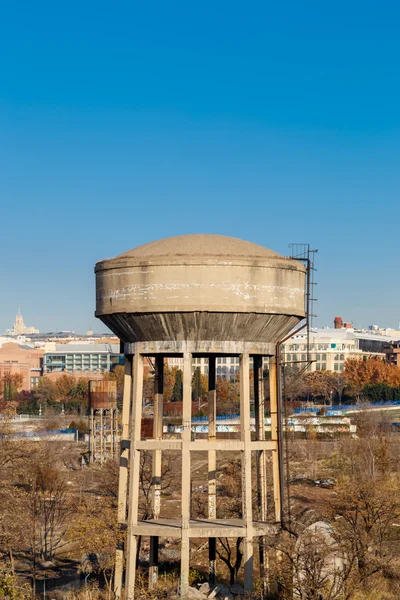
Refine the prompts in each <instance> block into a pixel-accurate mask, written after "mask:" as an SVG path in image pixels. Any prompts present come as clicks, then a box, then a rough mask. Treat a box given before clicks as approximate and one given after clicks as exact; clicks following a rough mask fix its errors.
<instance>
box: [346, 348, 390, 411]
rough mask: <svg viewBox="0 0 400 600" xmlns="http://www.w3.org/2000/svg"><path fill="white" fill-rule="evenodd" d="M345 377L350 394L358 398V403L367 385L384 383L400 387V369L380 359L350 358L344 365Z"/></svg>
mask: <svg viewBox="0 0 400 600" xmlns="http://www.w3.org/2000/svg"><path fill="white" fill-rule="evenodd" d="M344 375H345V378H346V383H347V387H348V389H349V392H350V393H351V394H353V395H354V396H356V399H357V401H359V400H360V399H361V396H362V392H363V388H364V386H366V385H375V384H379V383H384V384H387V385H388V386H391V387H400V369H399V368H398V367H396V366H395V365H391V364H388V363H386V362H384V361H383V360H381V359H380V358H373V357H372V358H368V359H367V360H363V359H359V358H349V359H347V360H346V362H345V365H344Z"/></svg>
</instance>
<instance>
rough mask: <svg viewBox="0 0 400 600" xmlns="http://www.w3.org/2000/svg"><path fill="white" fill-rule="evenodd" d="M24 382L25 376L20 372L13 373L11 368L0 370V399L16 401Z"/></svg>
mask: <svg viewBox="0 0 400 600" xmlns="http://www.w3.org/2000/svg"><path fill="white" fill-rule="evenodd" d="M22 382H23V377H22V375H21V374H20V373H12V372H11V371H10V370H4V371H0V401H3V402H12V401H14V400H15V397H16V395H17V394H18V391H19V389H20V388H21V386H22Z"/></svg>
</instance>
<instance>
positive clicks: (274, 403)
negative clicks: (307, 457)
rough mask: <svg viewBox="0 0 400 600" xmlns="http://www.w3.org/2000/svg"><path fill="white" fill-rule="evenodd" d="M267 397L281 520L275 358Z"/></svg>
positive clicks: (270, 370) (274, 479)
mask: <svg viewBox="0 0 400 600" xmlns="http://www.w3.org/2000/svg"><path fill="white" fill-rule="evenodd" d="M269 396H270V407H271V408H270V412H271V440H272V441H273V442H275V444H276V448H275V449H274V450H273V451H272V477H273V486H274V504H275V520H276V521H277V522H280V520H281V485H280V461H279V412H278V393H277V369H276V358H275V357H271V358H270V359H269Z"/></svg>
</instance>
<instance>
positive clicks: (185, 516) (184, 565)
mask: <svg viewBox="0 0 400 600" xmlns="http://www.w3.org/2000/svg"><path fill="white" fill-rule="evenodd" d="M191 420H192V355H191V354H190V353H189V352H185V353H184V355H183V408H182V425H183V432H182V542H181V598H185V599H186V598H187V597H188V591H189V522H190V480H191V474H190V446H189V444H190V441H191V435H192V431H191Z"/></svg>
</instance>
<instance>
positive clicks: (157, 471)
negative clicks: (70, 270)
mask: <svg viewBox="0 0 400 600" xmlns="http://www.w3.org/2000/svg"><path fill="white" fill-rule="evenodd" d="M163 393H164V356H162V355H157V356H156V357H155V373H154V423H153V438H154V439H155V440H161V439H162V437H163ZM161 461H162V454H161V450H153V465H152V467H153V473H152V485H153V517H154V519H158V518H159V516H160V508H161ZM157 580H158V536H153V537H151V538H150V572H149V588H150V589H153V588H154V587H155V586H156V585H157Z"/></svg>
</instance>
